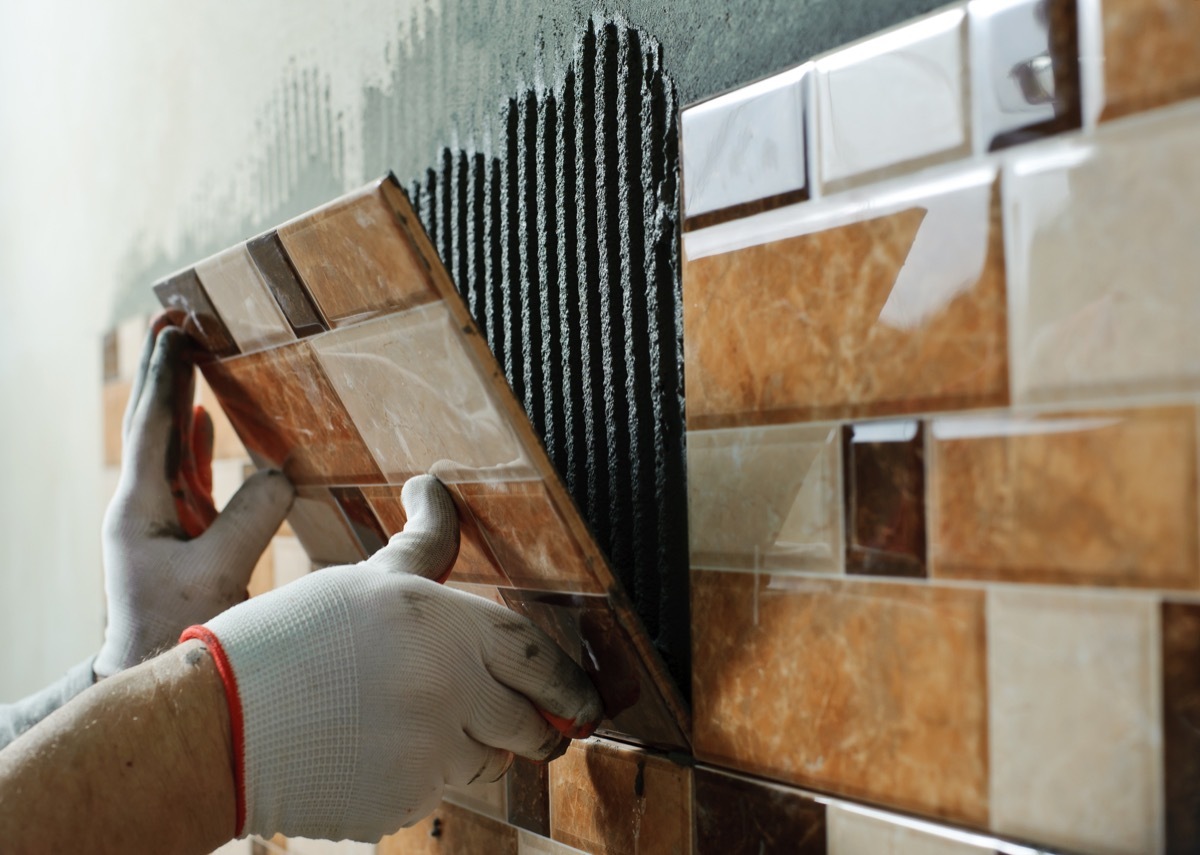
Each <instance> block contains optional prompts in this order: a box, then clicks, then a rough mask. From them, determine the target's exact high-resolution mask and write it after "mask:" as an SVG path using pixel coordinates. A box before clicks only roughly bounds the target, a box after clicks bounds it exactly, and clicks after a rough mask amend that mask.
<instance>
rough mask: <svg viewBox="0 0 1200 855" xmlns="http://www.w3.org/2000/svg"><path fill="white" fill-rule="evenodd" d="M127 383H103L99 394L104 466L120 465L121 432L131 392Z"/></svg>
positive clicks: (130, 387)
mask: <svg viewBox="0 0 1200 855" xmlns="http://www.w3.org/2000/svg"><path fill="white" fill-rule="evenodd" d="M132 387H133V384H132V383H131V382H129V381H117V382H115V383H105V384H104V388H103V389H102V390H101V392H100V397H101V408H102V410H103V415H104V465H105V466H120V465H121V432H122V425H123V422H124V420H125V407H126V406H128V405H129V396H130V394H132V392H133V388H132Z"/></svg>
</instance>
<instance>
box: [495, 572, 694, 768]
mask: <svg viewBox="0 0 1200 855" xmlns="http://www.w3.org/2000/svg"><path fill="white" fill-rule="evenodd" d="M501 595H502V596H503V597H504V600H505V602H506V603H507V604H508V606H509V608H511V609H512V610H513V611H515V612H517V613H518V614H523V615H525V617H527V618H529V619H530V620H531V621H533V622H534V623H535V624H537V625H538V626H539V627H541V628H542V629H543V630H544V631H545V632H546V633H547V634H548V635H549V636H550V637H551V638H552V639H554V641H555V642H556V643H557V644H558V646H559V647H561V648H562V649H563V650H564V651H566V653H567V655H569V656H570V657H571V658H572V659H574V660H575V661H576V662H577V663H578V664H579V665H580V667H582V668H583V669H584V670H585V671H586V672H587V674H588V676H589V677H591V679H592V682H593V683H595V685H596V688H597V690H598V691H599V692H600V697H601V698H602V699H603V701H604V710H605V713H606V718H605V720H604V722H602V723H601V725H600V727H599V728H598V729H597V732H598V733H602V734H604V733H608V734H612V735H614V736H618V737H622V738H625V739H630V738H632V739H634V740H636V741H638V742H642V743H645V744H647V745H652V746H657V747H661V748H667V749H685V748H686V747H687V740H686V739H685V738H684V735H683V733H682V732H681V731H680V728H679V725H678V723H677V722H678V720H679V716H678V715H673V714H672V711H671V706H670V703H669V701H668V700H667V699H664V698H663V696H662V694H660V693H659V691H658V689H657V687H656V684H655V680H654V679H653V677H652V675H651V673H650V672H649V671H648V669H647V667H646V665H645V664H644V663H643V660H641V659H639V650H638V648H637V646H636V643H635V639H634V638H632V637H631V636H630V634H629V632H628V630H627V629H626V628H625V626H623V625H622V621H621V620H620V618H619V617H618V614H617V611H616V609H615V608H614V606H613V604H612V603H611V602H610V600H609V598H607V597H601V596H588V595H584V594H566V593H562V594H558V593H542V592H537V591H521V590H517V589H515V588H506V589H502V590H501Z"/></svg>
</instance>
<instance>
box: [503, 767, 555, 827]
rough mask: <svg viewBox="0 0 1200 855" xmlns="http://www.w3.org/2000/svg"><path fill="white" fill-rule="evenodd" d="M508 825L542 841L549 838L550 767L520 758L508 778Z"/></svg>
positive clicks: (506, 777)
mask: <svg viewBox="0 0 1200 855" xmlns="http://www.w3.org/2000/svg"><path fill="white" fill-rule="evenodd" d="M505 786H506V787H507V794H508V821H509V822H510V823H512V824H513V825H515V826H517V827H518V828H524V829H526V830H528V831H532V832H533V833H534V834H540V835H542V836H543V837H549V836H550V767H549V766H548V765H547V764H545V763H534V762H533V761H532V760H526V759H524V758H522V757H517V758H516V759H514V760H513V764H512V767H511V768H509V770H508V774H507V775H506V776H505Z"/></svg>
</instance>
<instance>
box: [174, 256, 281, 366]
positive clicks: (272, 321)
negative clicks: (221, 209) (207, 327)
mask: <svg viewBox="0 0 1200 855" xmlns="http://www.w3.org/2000/svg"><path fill="white" fill-rule="evenodd" d="M196 275H197V276H198V277H199V278H200V282H201V283H202V284H203V285H204V290H205V291H206V292H207V293H208V297H209V299H210V300H212V304H213V306H214V307H215V308H216V310H217V312H218V313H219V314H220V316H221V318H222V319H223V320H224V321H225V325H226V326H227V327H228V328H229V334H230V335H231V336H232V337H233V340H234V341H235V342H237V345H238V347H239V348H240V349H241V351H242V352H243V353H249V352H250V351H253V350H262V349H263V348H267V347H271V346H272V345H276V344H284V343H285V342H288V341H293V340H294V339H295V338H296V336H295V334H294V333H293V332H292V328H291V327H290V326H289V325H288V322H287V319H286V318H284V316H283V312H282V311H280V308H279V304H278V303H277V302H276V301H275V299H274V298H273V297H272V296H271V294H270V292H268V291H267V286H266V283H265V282H264V281H263V278H262V274H261V273H260V272H259V270H258V268H257V267H256V266H255V264H254V262H253V261H252V260H251V258H250V253H249V251H248V250H247V249H246V246H245V245H244V244H239V245H238V246H235V247H233V248H231V249H227V250H225V251H224V252H222V253H220V254H219V255H214V256H213V257H212V258H210V259H208V260H207V261H203V262H201V263H200V264H197V265H196Z"/></svg>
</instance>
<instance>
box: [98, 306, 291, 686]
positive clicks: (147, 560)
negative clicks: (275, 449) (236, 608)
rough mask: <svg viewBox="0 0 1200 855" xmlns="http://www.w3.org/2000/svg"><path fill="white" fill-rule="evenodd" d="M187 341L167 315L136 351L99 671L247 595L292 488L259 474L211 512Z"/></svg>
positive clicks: (106, 545) (120, 664) (202, 415)
mask: <svg viewBox="0 0 1200 855" xmlns="http://www.w3.org/2000/svg"><path fill="white" fill-rule="evenodd" d="M190 347H191V345H190V344H189V341H188V339H187V337H186V335H185V334H184V333H183V331H182V330H180V329H179V328H178V327H175V326H172V325H171V324H170V321H169V320H168V319H167V318H166V317H165V316H164V317H160V318H159V319H158V320H157V321H156V322H155V323H154V324H153V325H152V328H151V330H150V332H149V334H148V335H147V337H146V343H145V345H144V347H143V350H142V357H141V362H140V365H139V368H138V373H137V377H136V379H135V381H134V384H133V389H132V393H131V395H130V398H129V405H128V407H127V408H126V411H125V420H124V424H123V435H122V438H123V442H124V453H123V456H122V457H123V459H122V465H121V477H120V481H119V483H118V486H117V492H116V495H115V496H114V497H113V500H112V502H111V503H110V504H109V506H108V511H107V513H106V514H105V517H104V527H103V530H102V541H103V552H104V568H105V594H106V600H107V606H108V623H107V627H106V629H105V634H104V644H103V646H102V647H101V649H100V653H99V654H98V655H97V657H96V660H95V663H94V664H93V671H94V672H95V674H96V676H97V677H107V676H111V675H112V674H115V673H117V672H118V671H121V670H123V669H125V668H129V667H131V666H133V665H137V664H138V663H139V662H141V661H143V660H145V659H147V658H149V657H151V656H153V655H155V654H156V653H159V652H160V651H162V650H165V649H167V648H169V647H171V646H173V645H174V644H175V643H176V641H177V639H178V638H179V633H180V632H182V631H183V630H184V629H185V628H186V627H188V626H191V625H193V624H196V623H202V622H203V621H206V620H208V619H210V618H212V617H214V616H215V615H217V614H219V613H221V612H222V611H224V610H225V609H227V608H229V607H230V606H232V605H234V604H236V603H239V602H241V601H243V600H244V599H246V585H247V583H248V582H249V579H250V574H251V573H252V572H253V570H254V565H255V564H256V563H257V561H258V559H259V557H260V556H261V555H262V553H263V550H264V549H266V547H267V544H268V543H269V542H270V539H271V537H272V535H273V534H274V533H275V531H276V530H277V529H278V528H279V525H280V523H281V522H282V521H283V519H284V517H285V516H286V515H287V512H288V509H289V508H290V507H291V503H292V499H293V497H294V495H295V491H294V489H293V487H292V485H291V484H290V483H289V482H288V480H287V478H286V477H284V475H283V474H282V473H280V472H274V471H265V472H258V473H256V474H255V475H253V476H252V477H251V478H249V479H248V480H247V481H246V483H245V484H243V485H242V487H241V489H240V490H239V491H238V492H237V493H236V494H235V495H234V497H233V498H232V499H231V500H230V501H229V504H228V506H227V507H226V508H225V509H224V511H222V513H221V514H219V515H218V514H217V512H216V509H215V508H214V507H213V502H212V442H213V429H212V420H211V419H210V418H209V416H208V414H207V413H206V412H205V411H204V410H203V408H201V407H196V408H195V409H194V410H193V407H192V398H193V390H194V369H193V366H192V363H191V360H190V359H189V358H188V350H189V348H190Z"/></svg>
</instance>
